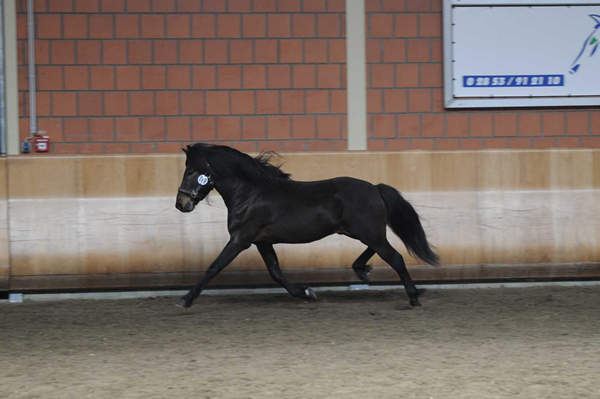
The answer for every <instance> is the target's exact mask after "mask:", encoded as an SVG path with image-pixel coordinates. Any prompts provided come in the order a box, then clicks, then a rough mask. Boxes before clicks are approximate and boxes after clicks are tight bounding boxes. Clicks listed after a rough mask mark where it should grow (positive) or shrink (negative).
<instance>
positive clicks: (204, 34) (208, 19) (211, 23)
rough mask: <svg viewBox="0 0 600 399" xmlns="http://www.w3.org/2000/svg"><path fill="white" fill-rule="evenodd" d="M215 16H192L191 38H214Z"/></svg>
mask: <svg viewBox="0 0 600 399" xmlns="http://www.w3.org/2000/svg"><path fill="white" fill-rule="evenodd" d="M215 21H216V16H215V15H213V14H195V15H192V37H198V38H212V37H215V36H216V34H215V26H216V25H215Z"/></svg>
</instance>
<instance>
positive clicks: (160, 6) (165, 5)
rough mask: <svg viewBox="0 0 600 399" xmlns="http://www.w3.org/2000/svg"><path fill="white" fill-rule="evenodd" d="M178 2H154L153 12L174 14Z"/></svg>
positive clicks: (163, 0)
mask: <svg viewBox="0 0 600 399" xmlns="http://www.w3.org/2000/svg"><path fill="white" fill-rule="evenodd" d="M176 3H177V0H160V1H154V2H153V4H152V6H153V8H152V11H154V12H174V11H176V10H177V7H176V5H177V4H176Z"/></svg>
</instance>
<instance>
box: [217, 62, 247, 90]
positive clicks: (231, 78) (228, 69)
mask: <svg viewBox="0 0 600 399" xmlns="http://www.w3.org/2000/svg"><path fill="white" fill-rule="evenodd" d="M217 76H218V81H217V87H218V88H219V89H239V88H241V87H242V68H241V67H240V66H234V65H223V66H218V67H217Z"/></svg>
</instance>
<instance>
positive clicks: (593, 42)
mask: <svg viewBox="0 0 600 399" xmlns="http://www.w3.org/2000/svg"><path fill="white" fill-rule="evenodd" d="M589 17H590V18H592V19H593V20H594V30H593V31H592V33H590V34H589V36H588V37H586V38H585V40H584V41H583V46H582V47H581V51H579V54H577V57H575V59H574V60H573V62H572V63H571V67H570V68H569V73H571V74H574V73H577V71H579V67H580V66H581V62H582V61H583V59H587V58H589V57H591V56H593V55H594V54H596V51H597V50H598V45H599V44H600V32H599V31H598V29H600V15H598V14H590V15H589ZM585 55H587V57H584V56H585Z"/></svg>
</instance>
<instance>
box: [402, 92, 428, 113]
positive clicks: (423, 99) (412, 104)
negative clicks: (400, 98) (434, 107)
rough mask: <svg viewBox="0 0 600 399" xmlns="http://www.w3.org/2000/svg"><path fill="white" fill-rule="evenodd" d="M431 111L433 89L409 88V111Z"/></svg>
mask: <svg viewBox="0 0 600 399" xmlns="http://www.w3.org/2000/svg"><path fill="white" fill-rule="evenodd" d="M428 111H431V91H430V90H429V89H409V90H408V112H428Z"/></svg>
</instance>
